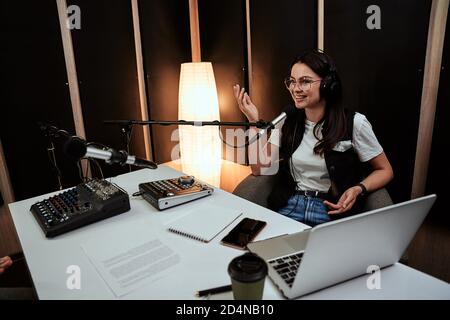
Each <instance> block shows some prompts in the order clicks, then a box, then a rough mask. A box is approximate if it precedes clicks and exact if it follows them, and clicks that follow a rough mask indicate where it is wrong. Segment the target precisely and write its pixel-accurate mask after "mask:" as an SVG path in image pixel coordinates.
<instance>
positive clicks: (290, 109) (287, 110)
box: [248, 104, 297, 144]
mask: <svg viewBox="0 0 450 320" xmlns="http://www.w3.org/2000/svg"><path fill="white" fill-rule="evenodd" d="M296 111H297V108H295V107H294V106H293V105H290V104H289V105H287V106H286V107H284V108H283V111H282V112H281V113H280V114H279V115H278V116H277V117H276V118H275V119H273V120H272V121H270V122H269V123H268V124H267V125H266V126H265V127H263V128H262V129H260V130H259V131H258V133H257V134H256V135H255V136H254V137H253V138H252V139H251V140H250V141H249V142H248V144H251V143H253V142H255V141H256V140H258V139H259V138H261V136H262V135H263V134H265V133H269V132H270V131H271V130H272V129H273V128H275V126H276V125H277V124H278V123H280V122H281V121H283V120H284V119H286V118H287V117H291V116H292V115H294V114H295V112H296Z"/></svg>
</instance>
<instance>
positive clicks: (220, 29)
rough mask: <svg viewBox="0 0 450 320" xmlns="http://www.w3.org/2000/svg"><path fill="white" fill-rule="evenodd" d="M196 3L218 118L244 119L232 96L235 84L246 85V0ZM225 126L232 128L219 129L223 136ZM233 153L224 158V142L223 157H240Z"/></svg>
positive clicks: (245, 119) (207, 0)
mask: <svg viewBox="0 0 450 320" xmlns="http://www.w3.org/2000/svg"><path fill="white" fill-rule="evenodd" d="M198 5H199V24H200V42H201V53H202V61H209V62H211V63H212V65H213V69H214V76H215V79H216V85H217V94H218V97H219V106H220V118H221V121H247V118H246V117H245V116H244V115H243V114H242V113H241V111H240V110H239V108H238V106H237V104H236V100H235V98H234V95H233V85H235V84H239V85H240V86H241V87H242V86H243V87H245V88H248V83H247V81H248V79H247V76H246V75H247V47H246V41H247V40H246V36H245V35H246V20H245V0H230V1H227V2H226V5H224V2H223V1H219V0H201V1H199V2H198ZM199 120H200V119H199ZM240 128H242V129H245V127H240ZM226 129H233V127H223V128H222V135H223V137H224V139H225V138H226V131H225V130H226ZM238 150H240V149H238ZM232 154H233V155H234V156H233V157H231V155H230V158H227V153H226V145H225V144H223V158H224V159H227V160H230V161H238V160H242V159H239V158H238V157H237V156H236V152H233V153H232Z"/></svg>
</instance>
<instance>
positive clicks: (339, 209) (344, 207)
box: [323, 186, 362, 214]
mask: <svg viewBox="0 0 450 320" xmlns="http://www.w3.org/2000/svg"><path fill="white" fill-rule="evenodd" d="M361 192H362V190H361V188H360V187H358V186H355V187H351V188H349V189H347V190H346V191H345V192H344V193H343V194H342V196H341V198H340V199H339V201H338V203H336V204H335V203H331V202H330V201H327V200H325V201H324V202H323V203H324V204H325V205H326V206H327V207H328V208H329V209H331V211H328V214H340V213H343V212H346V211H348V210H350V209H351V208H352V207H353V205H354V204H355V201H356V198H358V195H359V194H360V193H361Z"/></svg>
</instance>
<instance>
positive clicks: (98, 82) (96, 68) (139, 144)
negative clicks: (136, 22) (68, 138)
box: [68, 0, 145, 176]
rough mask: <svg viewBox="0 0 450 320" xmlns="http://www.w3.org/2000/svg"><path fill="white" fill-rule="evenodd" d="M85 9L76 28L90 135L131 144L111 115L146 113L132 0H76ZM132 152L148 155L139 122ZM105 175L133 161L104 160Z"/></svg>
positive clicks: (121, 145)
mask: <svg viewBox="0 0 450 320" xmlns="http://www.w3.org/2000/svg"><path fill="white" fill-rule="evenodd" d="M69 5H77V6H79V7H80V10H81V29H79V30H77V29H74V30H72V41H73V47H74V53H75V62H76V67H77V74H78V81H79V88H80V96H81V105H82V109H83V117H84V124H85V129H86V139H87V140H88V141H95V142H99V143H102V144H105V145H106V146H109V147H112V148H115V149H125V145H126V143H125V142H126V139H125V137H124V135H123V134H122V133H121V131H120V127H118V126H114V125H106V124H104V123H103V121H104V120H109V119H113V120H115V119H137V120H138V119H140V118H141V116H140V103H139V89H138V80H137V69H136V53H135V45H134V32H133V18H132V12H131V1H125V0H96V1H89V0H72V1H68V6H69ZM130 153H131V154H133V155H137V156H140V157H145V146H144V140H143V135H142V128H140V127H135V128H134V130H133V135H132V139H131V148H130ZM100 164H101V165H102V167H103V172H104V174H105V176H114V175H117V174H120V173H124V172H127V171H128V167H127V166H125V167H122V166H120V165H107V164H105V163H104V162H103V161H100Z"/></svg>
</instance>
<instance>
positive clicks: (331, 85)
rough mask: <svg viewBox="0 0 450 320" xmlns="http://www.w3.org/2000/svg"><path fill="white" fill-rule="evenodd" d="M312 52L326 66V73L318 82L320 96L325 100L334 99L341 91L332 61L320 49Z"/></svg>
mask: <svg viewBox="0 0 450 320" xmlns="http://www.w3.org/2000/svg"><path fill="white" fill-rule="evenodd" d="M312 53H313V54H315V55H316V56H317V57H318V58H319V59H320V61H322V63H323V64H324V65H326V66H327V67H328V72H327V75H326V76H325V77H323V78H322V81H321V82H320V96H321V97H323V98H325V99H327V100H333V99H336V98H337V96H338V95H339V94H340V92H341V81H340V79H339V77H338V74H337V70H336V67H335V65H334V63H333V61H332V60H331V58H330V57H329V56H328V55H327V54H326V53H325V52H323V51H322V50H320V49H316V50H313V51H312Z"/></svg>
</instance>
